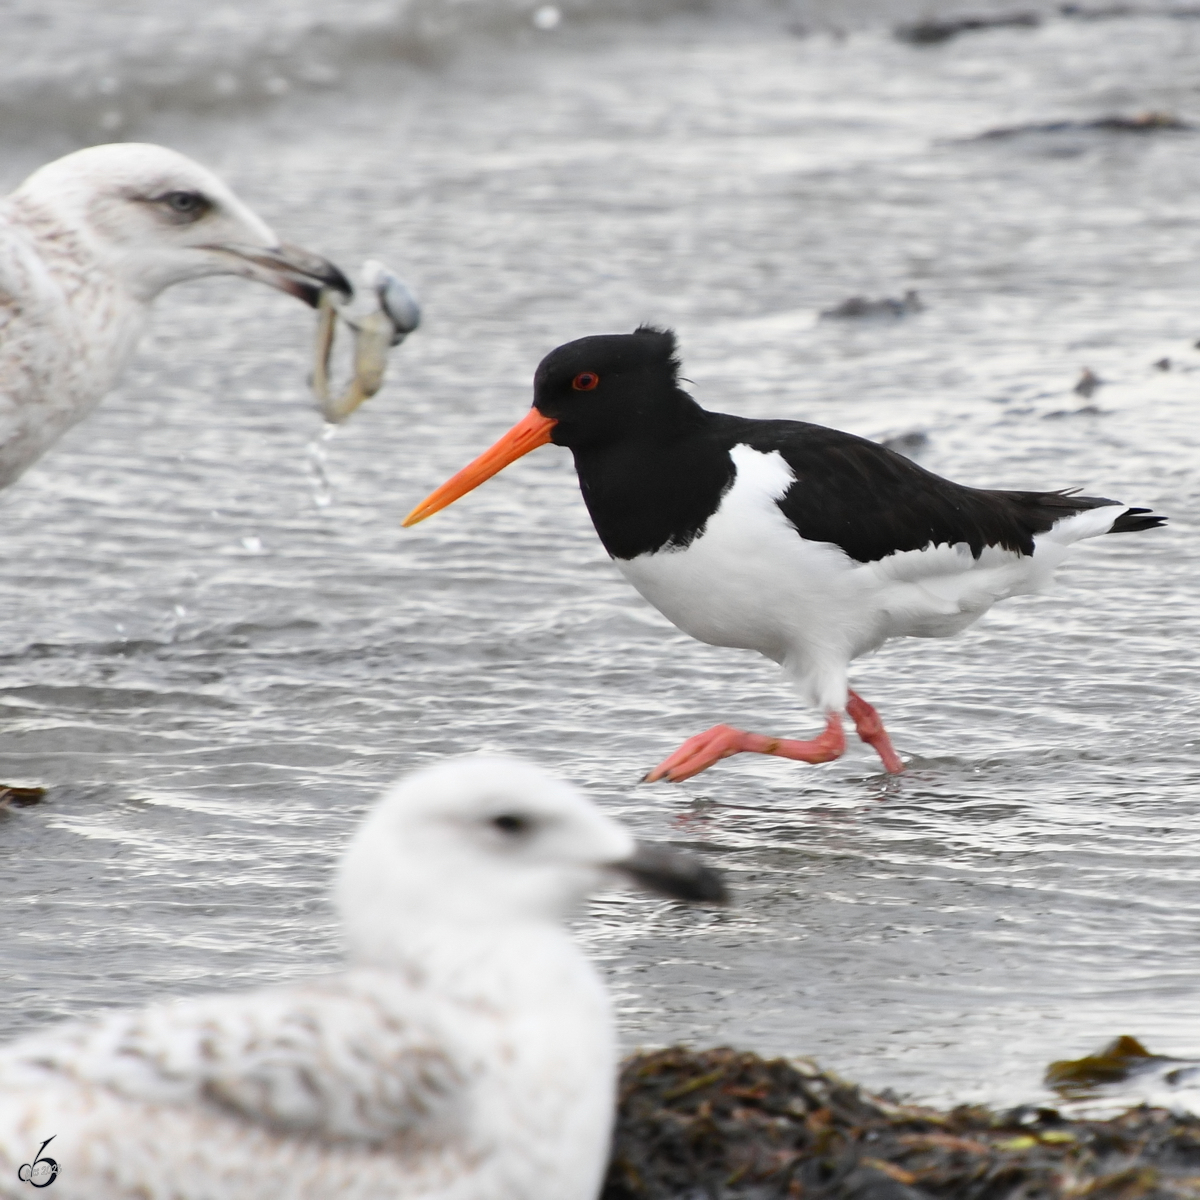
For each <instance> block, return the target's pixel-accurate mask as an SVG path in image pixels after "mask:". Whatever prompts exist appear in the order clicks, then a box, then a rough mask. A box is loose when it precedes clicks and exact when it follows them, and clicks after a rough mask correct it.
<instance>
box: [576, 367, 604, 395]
mask: <svg viewBox="0 0 1200 1200" xmlns="http://www.w3.org/2000/svg"><path fill="white" fill-rule="evenodd" d="M599 382H600V376H599V375H597V374H596V372H595V371H580V372H579V374H578V375H576V376H575V378H574V379H572V380H571V386H572V387H573V388H574V389H575V390H576V391H577V392H590V391H591V390H592V388H594V387H595V386H596V385H597V384H598V383H599Z"/></svg>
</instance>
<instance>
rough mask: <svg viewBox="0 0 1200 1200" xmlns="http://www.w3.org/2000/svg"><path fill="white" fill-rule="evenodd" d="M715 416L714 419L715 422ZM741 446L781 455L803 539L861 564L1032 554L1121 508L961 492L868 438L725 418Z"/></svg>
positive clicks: (1128, 522) (1092, 500) (1152, 520)
mask: <svg viewBox="0 0 1200 1200" xmlns="http://www.w3.org/2000/svg"><path fill="white" fill-rule="evenodd" d="M714 415H715V414H714ZM725 421H727V422H730V423H731V426H732V427H730V428H728V429H727V431H726V436H728V435H729V434H730V433H733V434H735V437H734V438H733V440H732V441H731V443H730V444H731V445H735V444H738V443H743V444H746V445H749V446H751V447H752V448H753V449H755V450H758V451H761V452H763V453H769V452H771V451H774V450H777V451H779V453H780V454H781V455H782V456H783V458H784V459H785V460H786V462H787V463H788V465H789V466H790V467H791V468H792V470H793V472H795V475H796V482H795V483H793V484H792V486H791V487H790V488H788V490H787V492H786V493H785V494H784V495H783V496H782V497H781V499H780V500H779V501H778V504H779V507H780V509H782V511H783V513H784V515H785V516H786V517H787V518H788V520H789V521H791V523H792V524H793V525H795V527H796V529H797V531H798V532H799V533H800V536H801V537H803V538H807V539H808V540H810V541H815V542H832V543H833V544H834V545H836V546H840V547H841V548H842V549H843V550H844V551H845V552H846V553H847V554H848V555H849V556H850V557H851V558H853V559H855V560H856V561H858V562H875V561H877V560H878V559H881V558H886V557H887V556H888V555H889V554H895V553H897V552H898V551H903V550H920V549H923V548H924V547H925V546H928V545H931V544H932V545H935V546H936V545H941V544H946V545H956V544H958V543H960V542H965V543H966V544H967V545H968V546H970V547H971V553H972V554H973V555H974V556H975V557H976V558H978V557H979V555H980V554H981V553H982V552H983V549H984V547H985V546H999V547H1003V548H1004V549H1006V550H1013V551H1015V552H1016V553H1018V554H1032V553H1033V539H1034V537H1035V536H1036V535H1037V534H1039V533H1045V532H1046V531H1047V530H1048V529H1050V528H1051V527H1052V526H1053V525H1055V524H1056V523H1057V522H1058V521H1061V520H1063V518H1065V517H1069V516H1072V515H1074V514H1075V513H1078V512H1084V511H1086V510H1087V509H1091V508H1100V507H1102V506H1103V505H1111V504H1117V503H1119V501H1116V500H1106V499H1104V498H1102V497H1099V496H1080V495H1076V494H1075V493H1074V492H1073V491H1061V492H1009V491H993V490H986V489H982V488H970V487H963V486H962V485H961V484H957V483H952V482H951V481H950V480H948V479H943V478H942V477H941V476H940V475H935V474H933V472H932V471H926V470H925V469H924V468H923V467H920V466H918V465H917V464H916V463H914V462H912V461H911V460H910V459H907V458H905V457H904V456H903V455H901V454H897V453H896V452H895V451H893V450H888V449H887V448H886V447H884V446H880V445H878V444H877V443H875V442H870V441H867V440H866V439H865V438H860V437H855V436H854V435H853V434H849V433H843V432H841V431H840V430H837V429H826V428H824V427H823V426H821V425H809V424H807V423H804V422H800V421H748V420H744V419H739V418H736V417H727V418H725ZM1163 522H1164V518H1162V517H1157V516H1154V515H1153V514H1152V513H1150V512H1149V510H1148V509H1144V508H1131V509H1128V510H1126V511H1125V512H1124V513H1122V514H1121V515H1120V516H1119V517H1117V518H1116V520H1115V521H1114V522H1113V527H1112V530H1111V531H1110V532H1113V533H1123V532H1132V531H1134V530H1139V529H1152V528H1154V527H1155V526H1156V525H1161V524H1163Z"/></svg>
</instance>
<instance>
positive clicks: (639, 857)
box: [613, 842, 729, 904]
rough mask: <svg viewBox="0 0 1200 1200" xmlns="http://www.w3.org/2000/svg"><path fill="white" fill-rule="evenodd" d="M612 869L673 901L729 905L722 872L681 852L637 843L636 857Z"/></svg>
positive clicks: (617, 864)
mask: <svg viewBox="0 0 1200 1200" xmlns="http://www.w3.org/2000/svg"><path fill="white" fill-rule="evenodd" d="M613 866H614V868H615V870H617V871H618V872H620V873H621V874H622V875H625V876H627V877H628V878H629V879H631V880H632V881H633V882H634V883H636V884H638V885H639V886H640V887H643V888H645V889H646V890H647V891H650V892H655V893H657V894H658V895H660V896H669V897H670V898H671V899H672V900H691V901H702V902H704V903H707V904H728V903H729V891H728V889H727V888H726V887H725V880H724V879H723V878H722V877H721V873H720V872H719V871H716V870H714V869H713V868H712V867H708V866H705V865H704V863H702V862H701V861H700V860H699V859H698V858H693V857H692V856H691V855H690V854H685V853H684V852H683V851H682V850H672V849H670V848H669V847H667V846H657V845H651V844H649V843H647V842H637V843H635V849H634V852H633V854H632V855H631V856H630V857H629V858H626V859H624V860H623V861H621V862H619V863H614V864H613Z"/></svg>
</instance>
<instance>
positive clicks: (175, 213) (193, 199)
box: [158, 191, 212, 221]
mask: <svg viewBox="0 0 1200 1200" xmlns="http://www.w3.org/2000/svg"><path fill="white" fill-rule="evenodd" d="M158 203H159V204H161V205H162V206H163V207H164V208H165V209H166V210H167V211H168V212H169V213H170V214H171V216H172V217H173V218H175V219H176V220H179V221H198V220H199V219H200V218H201V217H202V216H204V214H205V213H206V212H208V210H209V209H210V208H212V204H211V203H210V202H209V200H208V199H207V198H206V197H204V196H202V195H201V194H200V193H199V192H183V191H179V192H166V193H164V194H163V195H161V196H159V197H158Z"/></svg>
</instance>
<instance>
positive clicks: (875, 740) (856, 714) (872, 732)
mask: <svg viewBox="0 0 1200 1200" xmlns="http://www.w3.org/2000/svg"><path fill="white" fill-rule="evenodd" d="M846 713H847V715H848V716H849V717H850V719H851V720H852V721H853V722H854V728H855V729H856V730H857V731H858V736H859V737H860V738H862V740H863V741H864V742H866V743H867V745H868V746H870V747H871V748H872V749H873V750H874V751H875V753H876V754H878V755H879V757H880V758H881V759H883V769H884V770H885V771H887V773H888V774H889V775H900V774H902V773H903V771H904V764H903V763H902V762H901V761H900V755H898V754H897V753H896V748H895V747H894V746H893V745H892V739H891V738H890V737H888V734H887V730H886V729H884V727H883V721H882V720H881V719H880V717H879V714H878V713H877V712H876V711H875V709H874V708H872V707H871V705H869V704H868V703H867V702H866V701H865V700H864V699H863V698H862V697H861V696H860V695H859V694H858V693H857V692H851V693H850V699H849V700H847V701H846Z"/></svg>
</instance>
